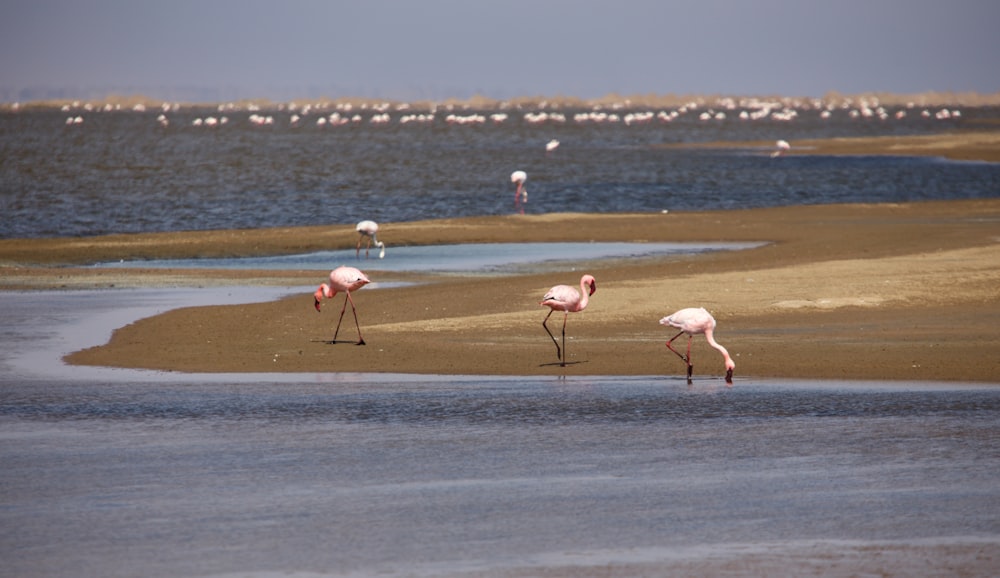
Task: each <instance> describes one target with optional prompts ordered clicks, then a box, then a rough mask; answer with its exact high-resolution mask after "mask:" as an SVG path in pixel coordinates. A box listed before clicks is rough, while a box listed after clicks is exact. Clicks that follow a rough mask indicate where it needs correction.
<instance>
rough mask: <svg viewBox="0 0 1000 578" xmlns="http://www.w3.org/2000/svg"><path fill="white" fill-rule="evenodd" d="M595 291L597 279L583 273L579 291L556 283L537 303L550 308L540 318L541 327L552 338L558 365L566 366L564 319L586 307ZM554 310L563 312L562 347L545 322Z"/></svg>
mask: <svg viewBox="0 0 1000 578" xmlns="http://www.w3.org/2000/svg"><path fill="white" fill-rule="evenodd" d="M595 291H597V281H595V280H594V278H593V276H591V275H584V276H583V277H581V278H580V290H579V291H577V290H576V289H575V288H574V287H570V286H569V285H556V286H555V287H553V288H551V289H549V292H548V293H546V294H545V297H542V300H541V301H539V303H538V304H539V305H544V306H546V307H550V308H551V310H550V311H549V314H548V315H546V316H545V319H543V320H542V327H544V328H545V332H546V333H548V334H549V337H551V338H552V343H555V344H556V356H557V357H558V358H559V365H561V366H563V367H566V319H568V318H569V314H570V312H573V313H576V312H577V311H583V310H584V309H586V308H587V303H588V302H589V301H590V296H591V295H593V294H594V292H595ZM556 311H562V312H563V326H562V348H560V347H559V342H558V341H556V338H555V336H554V335H552V332H551V331H549V326H548V325H546V324H545V322H546V321H548V320H549V317H550V316H551V315H552V313H554V312H556Z"/></svg>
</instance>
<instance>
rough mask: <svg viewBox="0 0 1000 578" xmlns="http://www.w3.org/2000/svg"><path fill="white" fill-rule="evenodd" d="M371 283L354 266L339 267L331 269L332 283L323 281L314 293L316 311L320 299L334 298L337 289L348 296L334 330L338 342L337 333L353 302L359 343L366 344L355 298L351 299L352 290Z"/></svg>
mask: <svg viewBox="0 0 1000 578" xmlns="http://www.w3.org/2000/svg"><path fill="white" fill-rule="evenodd" d="M369 283H371V281H370V280H369V279H368V277H367V276H365V274H364V273H362V272H361V271H359V270H357V269H355V268H354V267H337V268H336V269H334V270H333V271H330V284H329V285H328V284H326V283H323V284H322V285H320V286H319V289H317V290H316V292H315V293H313V297H315V298H316V311H319V310H320V308H319V304H320V301H321V300H322V299H323V298H324V297H326V298H327V299H333V296H334V295H336V294H337V291H343V292H344V293H345V294H346V295H347V297H346V298H345V299H344V307H343V309H341V310H340V320H338V321H337V330H336V331H334V332H333V341H331V343H336V342H337V334H338V333H340V322H341V321H343V320H344V311H347V302H348V301H350V303H351V311H352V312H354V325H355V326H356V327H357V328H358V345H364V344H365V340H364V338H363V337H361V325H360V324H359V323H358V311H357V309H355V308H354V299H351V291H357V290H358V289H361V288H362V287H364V286H365V285H367V284H369Z"/></svg>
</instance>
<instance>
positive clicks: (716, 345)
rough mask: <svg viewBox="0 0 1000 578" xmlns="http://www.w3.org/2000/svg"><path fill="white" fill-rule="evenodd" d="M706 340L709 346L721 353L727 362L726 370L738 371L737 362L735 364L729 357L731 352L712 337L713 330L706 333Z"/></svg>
mask: <svg viewBox="0 0 1000 578" xmlns="http://www.w3.org/2000/svg"><path fill="white" fill-rule="evenodd" d="M705 340H706V341H708V344H709V345H711V346H712V347H714V348H715V349H718V350H719V353H721V354H722V357H723V359H725V361H726V369H736V362H734V361H733V358H732V357H730V356H729V352H728V351H726V348H725V347H723V346H722V345H721V344H720V343H719V342H718V341H716V340H715V336H713V335H712V330H711V329H708V330H706V331H705Z"/></svg>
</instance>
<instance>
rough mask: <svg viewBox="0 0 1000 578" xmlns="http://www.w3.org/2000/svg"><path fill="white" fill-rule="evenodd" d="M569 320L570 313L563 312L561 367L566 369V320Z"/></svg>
mask: <svg viewBox="0 0 1000 578" xmlns="http://www.w3.org/2000/svg"><path fill="white" fill-rule="evenodd" d="M567 319H569V311H564V312H563V331H562V345H563V346H562V359H560V360H559V365H561V366H562V367H566V320H567Z"/></svg>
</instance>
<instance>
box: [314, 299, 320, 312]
mask: <svg viewBox="0 0 1000 578" xmlns="http://www.w3.org/2000/svg"><path fill="white" fill-rule="evenodd" d="M315 305H316V311H319V299H316V303H315Z"/></svg>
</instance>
